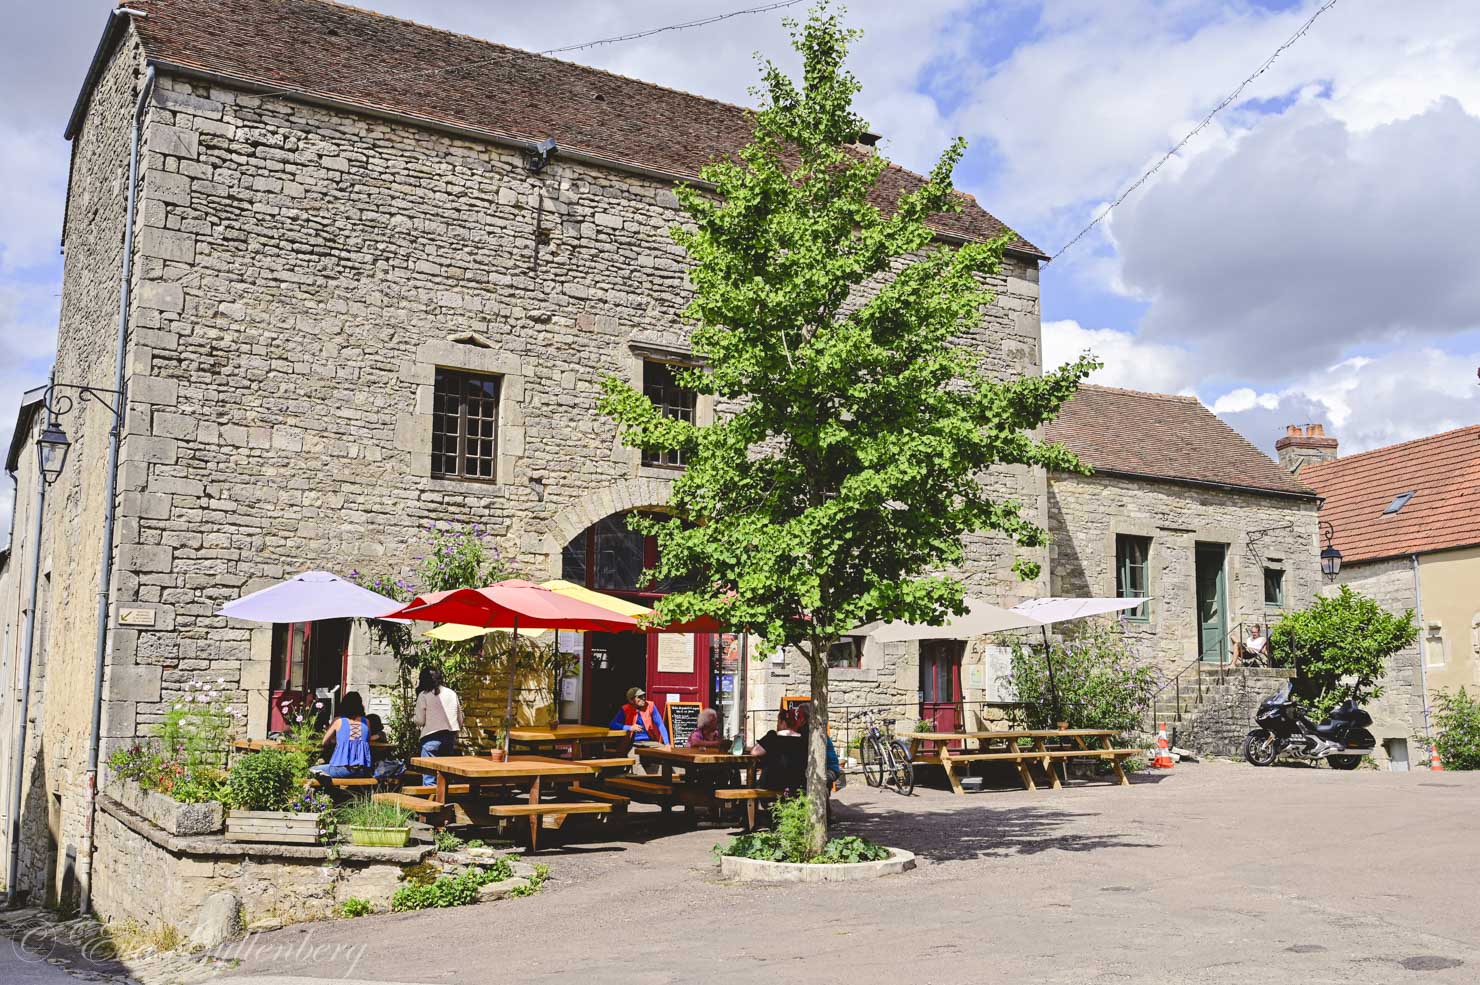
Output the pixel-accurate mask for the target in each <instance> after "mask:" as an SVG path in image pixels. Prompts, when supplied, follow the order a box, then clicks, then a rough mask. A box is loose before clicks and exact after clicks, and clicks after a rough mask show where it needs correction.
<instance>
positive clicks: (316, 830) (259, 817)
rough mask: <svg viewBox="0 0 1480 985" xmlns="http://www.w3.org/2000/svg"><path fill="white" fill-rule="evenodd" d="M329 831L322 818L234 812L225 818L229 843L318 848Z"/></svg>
mask: <svg viewBox="0 0 1480 985" xmlns="http://www.w3.org/2000/svg"><path fill="white" fill-rule="evenodd" d="M326 827H327V825H326V822H325V818H324V815H322V814H295V813H293V812H292V811H238V810H233V811H231V813H229V814H227V815H226V840H227V841H266V842H276V843H279V844H288V845H317V844H318V843H319V842H320V841H322V840H323V838H324V833H325V829H326Z"/></svg>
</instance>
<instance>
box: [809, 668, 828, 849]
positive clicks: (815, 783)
mask: <svg viewBox="0 0 1480 985" xmlns="http://www.w3.org/2000/svg"><path fill="white" fill-rule="evenodd" d="M827 652H828V647H827V645H826V644H823V643H820V642H819V641H813V646H812V653H811V654H809V662H810V663H811V665H812V693H811V700H812V720H811V722H810V723H809V727H808V729H807V800H808V802H809V805H810V807H811V819H812V831H811V844H810V845H809V846H808V847H809V849H810V851H811V853H812V854H813V855H817V854H820V853H821V852H822V849H823V847H824V846H826V845H827V798H828V795H829V793H830V791H829V790H828V782H827V718H828V714H827Z"/></svg>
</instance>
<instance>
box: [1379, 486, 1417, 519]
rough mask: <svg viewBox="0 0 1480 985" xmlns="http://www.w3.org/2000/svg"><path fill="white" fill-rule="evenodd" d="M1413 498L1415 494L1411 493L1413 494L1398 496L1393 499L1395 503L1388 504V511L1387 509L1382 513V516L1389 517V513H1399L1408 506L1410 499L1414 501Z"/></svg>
mask: <svg viewBox="0 0 1480 985" xmlns="http://www.w3.org/2000/svg"><path fill="white" fill-rule="evenodd" d="M1412 498H1413V493H1411V492H1405V493H1398V495H1396V496H1394V497H1393V501H1392V502H1391V503H1389V504H1387V509H1385V510H1383V511H1382V515H1383V516H1387V515H1388V514H1389V513H1396V512H1398V511H1399V510H1401V509H1402V508H1403V507H1405V506H1407V505H1408V501H1409V500H1410V499H1412Z"/></svg>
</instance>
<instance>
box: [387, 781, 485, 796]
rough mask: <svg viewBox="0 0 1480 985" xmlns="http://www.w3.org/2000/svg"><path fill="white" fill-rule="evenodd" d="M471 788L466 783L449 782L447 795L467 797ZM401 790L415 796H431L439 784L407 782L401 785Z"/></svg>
mask: <svg viewBox="0 0 1480 985" xmlns="http://www.w3.org/2000/svg"><path fill="white" fill-rule="evenodd" d="M471 789H472V788H471V787H470V786H469V785H468V784H466V783H449V784H447V796H449V797H466V796H467V795H468V792H469V791H470V790H471ZM401 792H402V793H404V794H410V795H411V796H413V797H429V796H431V795H432V794H434V793H436V792H437V786H436V784H432V785H431V786H427V785H426V784H423V783H415V784H407V785H405V786H402V787H401Z"/></svg>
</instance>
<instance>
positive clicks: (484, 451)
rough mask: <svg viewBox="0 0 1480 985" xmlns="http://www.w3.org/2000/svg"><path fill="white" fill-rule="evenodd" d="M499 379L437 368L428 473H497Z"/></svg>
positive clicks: (462, 475)
mask: <svg viewBox="0 0 1480 985" xmlns="http://www.w3.org/2000/svg"><path fill="white" fill-rule="evenodd" d="M498 397H499V378H498V377H497V376H486V375H483V374H481V373H465V372H462V371H459V370H455V369H443V368H442V367H440V366H439V367H437V378H436V386H435V387H434V388H433V391H432V475H435V476H442V477H445V478H455V479H486V480H489V481H492V480H493V479H494V478H495V476H496V475H497V471H496V468H495V465H496V463H497V461H498Z"/></svg>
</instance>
